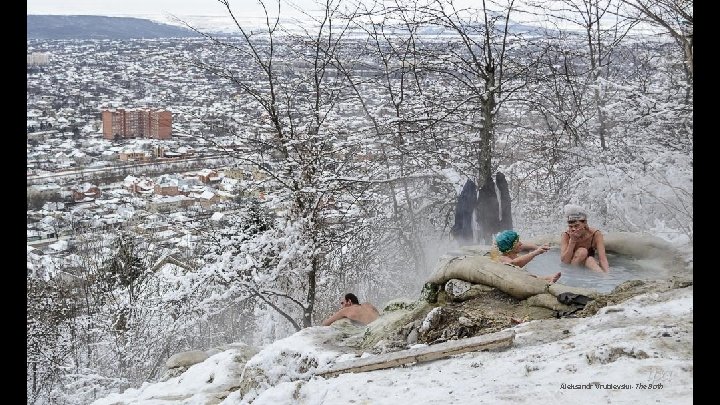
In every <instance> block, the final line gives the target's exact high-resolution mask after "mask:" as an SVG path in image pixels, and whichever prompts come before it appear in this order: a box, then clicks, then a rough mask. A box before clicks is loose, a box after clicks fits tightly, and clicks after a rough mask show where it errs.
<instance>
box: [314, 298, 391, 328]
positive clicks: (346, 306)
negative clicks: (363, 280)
mask: <svg viewBox="0 0 720 405" xmlns="http://www.w3.org/2000/svg"><path fill="white" fill-rule="evenodd" d="M340 306H341V307H342V308H340V310H339V311H337V312H335V313H334V314H333V315H332V316H330V317H329V318H327V319H325V320H324V321H323V323H322V324H323V326H330V325H331V324H332V323H333V322H335V321H337V320H339V319H342V318H348V319H350V320H351V321H354V322H357V323H361V324H363V325H367V324H369V323H370V322H372V321H374V320H376V319H378V317H379V316H380V312H378V310H377V308H375V307H374V306H373V305H372V304H370V303H368V302H366V303H364V304H360V303H359V301H358V299H357V297H356V296H355V294H353V293H347V294H345V298H343V299H342V300H341V301H340Z"/></svg>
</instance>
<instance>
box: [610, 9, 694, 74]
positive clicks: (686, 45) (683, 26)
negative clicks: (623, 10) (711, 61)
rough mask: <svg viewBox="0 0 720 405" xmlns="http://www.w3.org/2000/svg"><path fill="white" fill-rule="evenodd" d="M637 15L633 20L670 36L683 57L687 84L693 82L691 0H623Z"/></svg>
mask: <svg viewBox="0 0 720 405" xmlns="http://www.w3.org/2000/svg"><path fill="white" fill-rule="evenodd" d="M623 3H624V4H627V5H628V6H630V7H631V8H632V9H634V10H636V11H637V12H638V13H639V15H638V16H637V17H635V18H637V19H638V20H641V21H643V22H645V23H648V24H650V25H653V26H656V27H659V28H661V29H663V30H665V31H667V33H668V34H670V35H671V36H672V38H673V39H674V40H675V42H676V43H677V45H678V46H679V47H680V49H682V52H683V55H684V56H685V63H684V68H685V73H686V75H687V79H688V83H691V84H692V82H693V2H692V0H623Z"/></svg>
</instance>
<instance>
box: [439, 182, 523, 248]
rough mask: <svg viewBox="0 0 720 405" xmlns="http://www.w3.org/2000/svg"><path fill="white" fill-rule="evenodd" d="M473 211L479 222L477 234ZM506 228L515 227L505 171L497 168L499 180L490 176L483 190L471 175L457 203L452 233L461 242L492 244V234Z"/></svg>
mask: <svg viewBox="0 0 720 405" xmlns="http://www.w3.org/2000/svg"><path fill="white" fill-rule="evenodd" d="M495 181H497V183H495ZM496 186H497V187H496ZM498 193H499V196H500V199H499V200H498ZM473 212H474V213H475V221H476V222H477V224H478V229H479V234H478V235H475V234H474V232H473V224H472V218H473ZM505 229H513V220H512V207H511V204H510V189H509V187H508V183H507V180H505V175H504V174H502V173H500V172H497V174H496V180H493V178H492V177H488V178H487V179H486V180H485V184H484V185H483V186H482V187H480V190H478V189H477V186H476V185H475V182H473V181H472V180H470V179H468V180H467V181H466V182H465V185H464V186H463V189H462V192H460V196H458V201H457V204H456V205H455V224H454V225H453V227H452V229H450V235H452V236H453V238H455V240H457V241H458V242H459V244H460V246H464V245H471V244H474V243H476V242H482V243H487V244H490V243H491V242H492V236H493V235H494V234H496V233H498V232H500V231H502V230H505Z"/></svg>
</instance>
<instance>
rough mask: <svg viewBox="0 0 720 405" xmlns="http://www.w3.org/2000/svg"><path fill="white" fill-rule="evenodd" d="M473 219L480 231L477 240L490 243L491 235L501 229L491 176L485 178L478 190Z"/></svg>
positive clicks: (498, 206)
mask: <svg viewBox="0 0 720 405" xmlns="http://www.w3.org/2000/svg"><path fill="white" fill-rule="evenodd" d="M475 220H476V221H477V223H478V228H479V233H480V234H479V235H478V236H477V240H478V242H483V243H487V244H490V243H491V241H492V235H493V234H495V233H497V232H499V231H501V230H502V229H500V204H499V203H498V198H497V194H496V192H495V181H494V180H493V178H492V177H488V178H487V179H485V184H483V186H482V187H480V190H479V191H478V199H477V211H476V215H475Z"/></svg>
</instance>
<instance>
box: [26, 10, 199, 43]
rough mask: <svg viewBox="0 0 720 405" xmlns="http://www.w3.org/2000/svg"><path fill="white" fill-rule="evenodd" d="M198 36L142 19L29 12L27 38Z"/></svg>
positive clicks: (172, 26)
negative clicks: (35, 13) (31, 13)
mask: <svg viewBox="0 0 720 405" xmlns="http://www.w3.org/2000/svg"><path fill="white" fill-rule="evenodd" d="M194 36H198V34H197V33H195V32H194V31H192V30H189V29H186V28H183V27H177V26H174V25H168V24H161V23H157V22H154V21H150V20H145V19H142V18H132V17H104V16H95V15H28V16H27V39H140V38H145V39H149V38H181V37H182V38H184V37H194Z"/></svg>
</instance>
